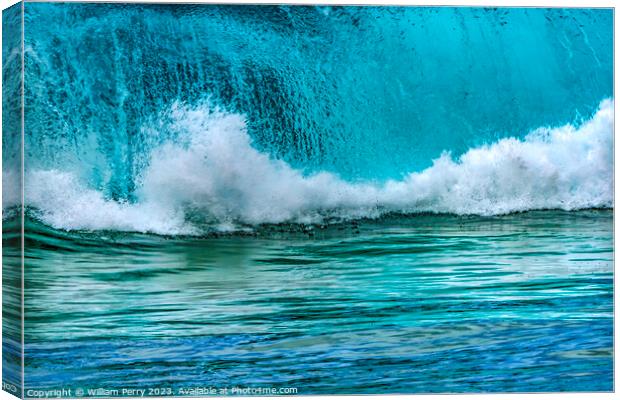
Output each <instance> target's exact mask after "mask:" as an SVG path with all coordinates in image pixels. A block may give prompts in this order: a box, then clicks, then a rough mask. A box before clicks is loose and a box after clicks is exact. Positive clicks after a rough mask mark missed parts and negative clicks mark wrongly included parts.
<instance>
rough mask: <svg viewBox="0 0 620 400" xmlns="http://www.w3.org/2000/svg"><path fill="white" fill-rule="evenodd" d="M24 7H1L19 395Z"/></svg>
mask: <svg viewBox="0 0 620 400" xmlns="http://www.w3.org/2000/svg"><path fill="white" fill-rule="evenodd" d="M22 13H23V6H22V3H17V4H15V5H14V6H12V7H10V8H7V9H6V10H3V11H2V33H3V35H2V332H3V335H2V376H3V378H2V388H3V390H5V391H7V392H9V393H11V394H13V395H16V396H19V397H21V396H22V395H23V393H22V386H23V376H22V371H23V369H22V360H23V358H22V354H23V352H22V350H23V349H22V346H23V341H22V337H23V336H22V328H23V325H22V311H23V310H22V295H23V290H22V288H23V285H22V283H23V276H22V265H23V264H22V255H23V240H22V239H23V238H22V228H23V204H22V187H23V174H22V169H23V162H22V157H23V155H22V140H23V135H22V121H23V119H22V104H23V103H22V98H23V96H22V95H23V84H22V79H23V78H22V77H23V71H22V66H23V57H22V56H23V54H22V53H23V46H22V40H23V35H22V32H23V18H22Z"/></svg>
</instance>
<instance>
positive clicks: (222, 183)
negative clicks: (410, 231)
mask: <svg viewBox="0 0 620 400" xmlns="http://www.w3.org/2000/svg"><path fill="white" fill-rule="evenodd" d="M168 117H170V118H172V119H173V121H174V123H173V124H172V126H171V127H170V128H171V129H175V130H177V132H178V133H179V135H180V137H181V140H177V141H176V143H168V144H165V145H163V146H161V147H160V148H158V149H156V150H155V151H154V152H153V154H152V156H151V162H150V166H149V167H148V169H147V170H146V171H145V173H144V175H143V176H142V179H141V188H140V189H139V191H138V193H137V196H138V201H137V202H136V203H133V204H129V203H119V202H116V201H113V200H108V199H105V198H104V196H103V195H102V193H101V192H99V191H97V190H93V189H89V188H87V187H86V186H84V185H83V184H82V183H81V182H79V181H78V179H77V178H76V177H75V176H74V175H72V174H71V173H69V172H63V171H33V172H31V173H29V174H28V175H27V176H26V198H27V203H28V204H29V205H31V206H34V207H36V208H38V210H39V215H40V218H41V219H42V220H43V221H44V222H45V223H47V224H50V225H52V226H53V227H55V228H59V229H70V230H73V229H85V230H100V229H110V230H120V231H137V232H152V233H159V234H200V233H201V232H202V230H201V228H200V226H202V224H203V223H204V224H205V225H207V226H210V227H211V228H213V227H216V228H217V229H235V228H234V227H235V226H239V224H250V225H251V224H259V223H279V222H289V221H290V222H300V223H315V222H321V221H323V220H324V219H325V218H326V217H336V218H344V219H348V218H358V217H377V216H380V215H381V214H382V213H385V212H390V211H395V212H404V213H415V212H427V211H428V212H441V213H454V214H481V215H494V214H504V213H510V212H516V211H525V210H534V209H564V210H575V209H582V208H591V207H612V206H613V122H614V114H613V101H611V100H604V101H603V102H602V103H601V104H600V108H599V110H598V112H597V113H596V114H595V115H594V116H593V118H592V119H590V120H589V121H587V122H585V123H584V124H582V125H581V126H579V127H573V126H571V125H566V126H563V127H559V128H553V129H551V128H540V129H537V130H535V131H533V132H531V133H530V134H529V135H527V137H526V138H525V139H523V140H519V139H515V138H508V139H502V140H500V141H498V142H496V143H494V144H492V145H487V146H482V147H479V148H475V149H471V150H469V151H468V152H467V153H465V154H463V155H462V156H461V157H459V158H458V159H456V160H455V159H453V158H452V157H451V156H450V155H449V154H448V153H444V154H442V155H441V156H440V157H439V158H438V159H436V160H435V161H434V163H433V165H432V166H431V167H429V168H428V169H426V170H424V171H421V172H414V173H411V174H409V175H408V176H407V177H405V178H404V179H403V180H399V181H396V180H390V181H387V182H384V183H381V184H377V183H349V182H346V181H344V180H342V179H340V178H339V177H338V176H336V175H334V174H332V173H329V172H321V173H317V174H314V175H310V176H304V175H303V174H302V173H301V172H300V171H298V170H295V169H293V168H292V167H291V166H289V165H288V164H286V163H285V162H283V161H279V160H274V159H272V158H270V157H269V156H268V155H266V154H263V153H260V152H259V151H257V150H256V149H254V148H253V147H252V145H251V139H250V137H249V136H248V134H247V131H246V127H245V124H244V120H243V118H242V116H240V115H236V114H228V113H224V112H221V111H212V110H209V108H208V107H207V106H201V107H196V108H184V107H181V106H175V107H173V109H172V111H171V112H170V115H169V116H168ZM179 142H180V143H179ZM189 216H191V218H189ZM197 216H199V217H197ZM190 220H191V221H192V222H189V221H190Z"/></svg>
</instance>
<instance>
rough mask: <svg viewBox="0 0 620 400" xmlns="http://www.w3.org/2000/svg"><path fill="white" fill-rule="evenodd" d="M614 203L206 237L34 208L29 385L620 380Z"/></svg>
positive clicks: (504, 385)
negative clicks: (615, 360) (91, 226)
mask: <svg viewBox="0 0 620 400" xmlns="http://www.w3.org/2000/svg"><path fill="white" fill-rule="evenodd" d="M612 262H613V248H612V212H611V211H606V210H591V211H581V212H560V211H540V212H529V213H524V214H515V215H507V216H501V217H487V218H484V217H455V216H441V215H418V216H414V217H403V216H390V217H386V218H384V219H382V220H376V221H371V220H363V221H360V222H358V223H349V224H341V225H335V226H329V227H323V228H322V227H320V226H314V227H312V226H305V227H304V226H288V225H277V226H263V227H261V228H260V229H258V230H257V231H256V232H254V233H252V234H247V235H238V234H237V235H222V236H219V237H205V238H180V237H160V236H151V235H137V234H119V233H114V232H109V233H99V234H92V233H83V234H80V233H65V232H61V231H54V230H50V229H49V228H46V227H44V226H42V225H39V224H38V223H37V222H34V221H29V222H28V224H27V237H26V262H25V265H26V281H25V286H26V287H25V290H26V292H25V294H26V298H25V306H26V315H25V323H26V338H25V340H26V345H25V353H26V359H25V368H26V390H29V389H31V390H34V389H37V390H38V389H56V388H73V389H74V390H76V389H78V388H81V389H83V390H86V389H88V388H100V387H101V388H106V389H119V390H120V389H121V388H125V387H136V388H150V387H161V388H171V390H173V391H174V392H175V393H176V394H179V391H182V390H183V389H187V388H192V387H204V386H211V387H217V388H223V387H234V386H242V387H275V388H296V390H297V393H298V394H319V393H422V392H471V391H490V392H504V391H509V392H510V391H526V392H539V391H545V392H546V391H563V390H569V391H584V390H585V391H609V390H612V387H613V386H612V385H613V380H612V375H613V374H612V372H613V370H612V353H613V339H612V329H613V298H612V293H613V285H612V283H613V266H612Z"/></svg>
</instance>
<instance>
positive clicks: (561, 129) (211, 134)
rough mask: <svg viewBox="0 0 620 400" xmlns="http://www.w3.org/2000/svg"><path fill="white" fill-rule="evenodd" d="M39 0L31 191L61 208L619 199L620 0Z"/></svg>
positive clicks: (30, 18)
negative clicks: (483, 0) (619, 59)
mask: <svg viewBox="0 0 620 400" xmlns="http://www.w3.org/2000/svg"><path fill="white" fill-rule="evenodd" d="M25 19H26V24H27V26H28V27H29V29H27V30H26V38H25V40H26V54H25V63H26V112H25V118H26V122H25V123H26V131H27V135H26V143H25V157H26V159H25V164H26V168H27V171H26V183H25V197H26V202H27V205H28V206H30V207H31V208H32V209H33V210H35V211H34V212H36V214H37V215H38V216H39V217H40V218H41V219H42V220H43V221H44V222H46V223H48V224H50V225H52V226H54V227H57V228H63V229H114V230H130V231H145V232H156V233H171V234H179V233H186V234H196V233H201V232H203V231H204V230H205V229H212V228H216V229H238V228H239V227H245V226H248V225H255V224H260V223H280V222H300V223H319V222H321V223H323V222H328V221H330V220H332V219H343V218H345V219H348V218H358V217H375V216H379V215H382V214H383V213H385V212H403V213H411V212H427V211H430V212H449V213H457V214H468V213H476V214H483V215H488V214H498V213H507V212H513V211H522V210H530V209H540V208H561V209H567V210H571V209H577V208H587V207H611V206H612V203H613V194H612V183H613V180H612V170H613V168H612V167H613V153H612V140H613V102H612V100H605V101H603V102H602V103H601V99H605V98H610V97H611V95H612V79H613V69H612V12H611V11H610V10H581V9H566V10H562V9H484V8H477V9H472V8H414V7H411V8H404V7H276V6H255V7H254V6H252V7H250V6H209V5H135V4H134V5H120V4H60V3H59V4H44V3H28V4H27V6H26V15H25ZM52 22H53V23H52ZM540 127H555V128H540ZM6 176H9V177H10V171H6ZM7 198H9V199H10V198H11V196H7ZM3 205H4V206H7V205H9V204H7V202H6V201H5V202H3Z"/></svg>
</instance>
